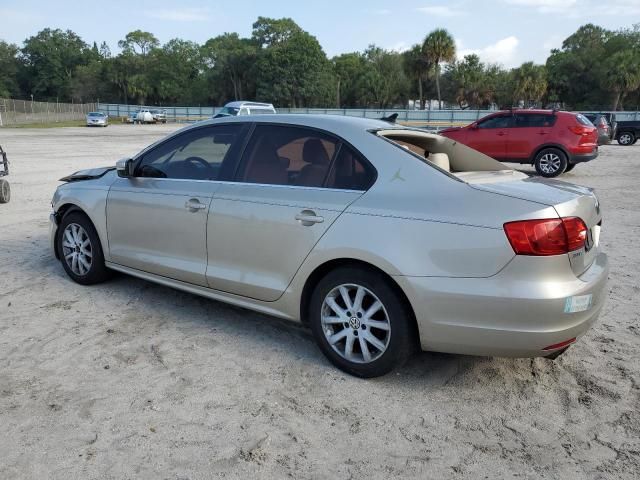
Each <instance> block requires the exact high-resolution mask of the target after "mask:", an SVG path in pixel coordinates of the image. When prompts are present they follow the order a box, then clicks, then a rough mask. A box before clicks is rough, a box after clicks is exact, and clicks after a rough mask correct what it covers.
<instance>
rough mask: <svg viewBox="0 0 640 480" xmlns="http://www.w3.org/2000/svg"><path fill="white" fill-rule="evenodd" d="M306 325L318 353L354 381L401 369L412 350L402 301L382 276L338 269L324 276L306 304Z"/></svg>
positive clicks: (356, 269) (411, 331)
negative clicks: (308, 316)
mask: <svg viewBox="0 0 640 480" xmlns="http://www.w3.org/2000/svg"><path fill="white" fill-rule="evenodd" d="M309 313H310V324H311V330H312V331H313V335H314V337H315V339H316V341H317V342H318V345H319V346H320V349H321V350H322V352H323V353H324V354H325V355H326V356H327V358H328V359H329V360H330V361H331V363H333V364H334V365H335V366H337V367H338V368H339V369H341V370H343V371H345V372H347V373H350V374H351V375H355V376H358V377H364V378H370V377H377V376H380V375H384V374H386V373H388V372H390V371H391V370H393V369H394V368H396V367H399V366H401V365H402V364H403V363H404V362H405V361H406V360H407V359H408V358H409V355H410V354H411V352H412V350H413V346H414V345H415V335H414V329H413V328H412V325H413V323H412V318H411V314H410V312H409V311H408V309H407V307H406V305H405V302H404V301H403V300H402V299H401V298H400V297H399V296H398V294H397V293H396V291H395V290H394V288H393V287H392V286H391V285H390V284H389V281H388V280H387V279H386V278H385V277H384V276H383V275H382V274H380V273H378V272H375V271H372V270H367V269H364V268H359V267H342V268H338V269H336V270H334V271H333V272H331V273H329V274H328V275H327V276H325V277H324V278H323V279H322V280H321V281H320V282H319V283H318V285H317V286H316V288H315V290H314V292H313V295H312V297H311V302H310V312H309Z"/></svg>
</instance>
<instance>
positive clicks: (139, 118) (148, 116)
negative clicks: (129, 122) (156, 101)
mask: <svg viewBox="0 0 640 480" xmlns="http://www.w3.org/2000/svg"><path fill="white" fill-rule="evenodd" d="M134 123H140V124H142V123H154V120H153V114H152V113H151V110H149V109H148V108H141V109H140V110H138V111H137V112H136V118H135V122H134Z"/></svg>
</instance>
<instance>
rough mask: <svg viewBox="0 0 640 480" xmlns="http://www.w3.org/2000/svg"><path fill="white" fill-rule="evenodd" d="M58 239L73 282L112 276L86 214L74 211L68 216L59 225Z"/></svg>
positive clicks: (92, 280) (96, 235) (62, 258)
mask: <svg viewBox="0 0 640 480" xmlns="http://www.w3.org/2000/svg"><path fill="white" fill-rule="evenodd" d="M57 242H58V243H57V250H58V254H59V255H60V260H61V262H62V266H63V267H64V269H65V271H66V272H67V275H69V277H71V279H72V280H73V281H75V282H77V283H80V284H82V285H93V284H95V283H100V282H104V281H105V280H107V279H108V278H109V277H110V273H111V272H110V270H109V269H108V268H107V267H106V266H105V264H104V255H103V253H102V246H101V245H100V239H99V238H98V233H97V232H96V229H95V227H94V226H93V224H92V223H91V220H89V218H88V217H87V216H86V215H85V214H83V213H81V212H78V211H74V212H70V213H69V214H67V215H65V216H64V217H63V218H62V221H61V222H60V225H59V227H58V235H57Z"/></svg>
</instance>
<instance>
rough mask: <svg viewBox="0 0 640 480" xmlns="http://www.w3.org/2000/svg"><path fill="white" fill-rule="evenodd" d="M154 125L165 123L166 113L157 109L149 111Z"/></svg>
mask: <svg viewBox="0 0 640 480" xmlns="http://www.w3.org/2000/svg"><path fill="white" fill-rule="evenodd" d="M150 112H151V116H152V117H153V121H154V123H167V111H166V110H161V109H158V108H153V109H151V110H150Z"/></svg>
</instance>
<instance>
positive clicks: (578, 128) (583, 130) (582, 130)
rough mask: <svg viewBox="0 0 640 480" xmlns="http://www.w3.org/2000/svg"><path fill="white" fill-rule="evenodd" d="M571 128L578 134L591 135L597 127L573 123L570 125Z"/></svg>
mask: <svg viewBox="0 0 640 480" xmlns="http://www.w3.org/2000/svg"><path fill="white" fill-rule="evenodd" d="M569 130H571V131H572V132H573V133H575V134H576V135H581V136H586V135H589V134H590V133H592V132H594V131H595V128H594V127H587V126H585V125H571V126H570V127H569Z"/></svg>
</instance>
